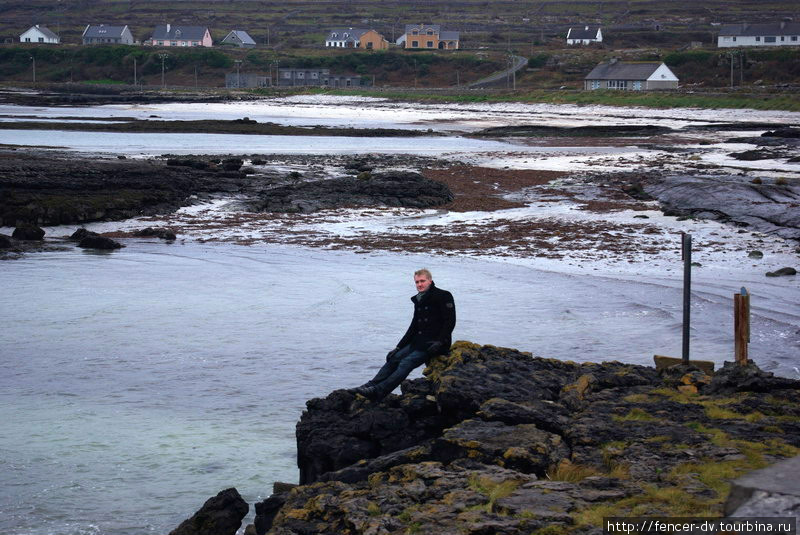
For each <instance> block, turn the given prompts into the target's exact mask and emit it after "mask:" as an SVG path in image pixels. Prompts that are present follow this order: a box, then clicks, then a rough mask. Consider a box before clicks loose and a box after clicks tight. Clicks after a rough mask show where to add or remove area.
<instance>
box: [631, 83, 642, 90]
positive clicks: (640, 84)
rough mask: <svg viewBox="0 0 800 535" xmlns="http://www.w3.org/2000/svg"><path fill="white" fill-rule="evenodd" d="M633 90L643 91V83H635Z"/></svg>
mask: <svg viewBox="0 0 800 535" xmlns="http://www.w3.org/2000/svg"><path fill="white" fill-rule="evenodd" d="M633 90H634V91H641V90H642V82H638V81H637V82H633Z"/></svg>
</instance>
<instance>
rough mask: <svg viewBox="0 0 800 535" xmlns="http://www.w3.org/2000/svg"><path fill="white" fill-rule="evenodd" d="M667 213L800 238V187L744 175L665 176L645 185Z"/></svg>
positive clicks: (648, 192) (647, 190) (645, 188)
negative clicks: (758, 181) (757, 181)
mask: <svg viewBox="0 0 800 535" xmlns="http://www.w3.org/2000/svg"><path fill="white" fill-rule="evenodd" d="M644 190H645V192H647V194H649V195H651V196H652V197H654V198H656V199H658V201H659V203H661V207H662V210H663V211H664V213H666V214H668V215H694V216H697V217H702V218H706V219H716V220H719V221H721V222H730V223H733V224H736V225H739V226H743V227H748V228H750V229H752V230H756V231H760V232H768V233H774V234H776V235H778V236H781V237H783V238H791V239H795V240H800V187H798V186H796V185H789V184H785V185H781V184H753V183H751V182H746V181H743V180H742V179H741V177H695V176H666V177H662V178H661V179H659V180H657V181H650V182H649V183H647V184H645V185H644Z"/></svg>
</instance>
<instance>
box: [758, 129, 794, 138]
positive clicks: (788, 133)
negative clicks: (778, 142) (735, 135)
mask: <svg viewBox="0 0 800 535" xmlns="http://www.w3.org/2000/svg"><path fill="white" fill-rule="evenodd" d="M761 135H762V136H763V137H783V138H800V128H778V129H776V130H769V131H767V132H764V133H763V134H761Z"/></svg>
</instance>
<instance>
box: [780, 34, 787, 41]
mask: <svg viewBox="0 0 800 535" xmlns="http://www.w3.org/2000/svg"><path fill="white" fill-rule="evenodd" d="M784 41H786V38H785V37H784V36H782V35H781V43H782V42H784Z"/></svg>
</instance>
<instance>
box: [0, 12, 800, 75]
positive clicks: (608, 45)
mask: <svg viewBox="0 0 800 535" xmlns="http://www.w3.org/2000/svg"><path fill="white" fill-rule="evenodd" d="M783 18H794V20H798V19H800V4H798V2H797V1H796V0H737V1H735V2H733V1H730V0H709V1H706V2H702V3H698V2H689V1H687V0H620V1H614V0H611V1H588V0H556V1H527V2H526V1H511V0H508V1H479V0H463V1H455V2H453V1H448V2H445V1H443V0H428V1H425V2H422V1H381V2H374V1H366V0H313V1H312V0H285V1H284V2H267V1H265V0H218V1H211V0H206V1H186V0H170V1H165V0H69V1H67V0H62V1H58V2H54V1H52V0H4V1H3V2H2V3H0V38H3V37H5V38H11V39H13V38H18V35H19V34H20V33H21V32H22V31H24V30H25V29H27V28H28V27H29V26H31V25H32V24H35V23H39V24H44V25H46V26H48V27H49V28H50V29H52V30H53V31H56V32H57V33H59V34H60V35H61V37H62V42H63V44H62V45H59V46H41V45H29V46H20V45H19V43H16V44H5V45H0V82H3V81H5V82H15V83H18V82H29V81H32V78H33V60H34V59H35V60H36V68H37V82H68V81H73V82H86V81H95V82H107V83H132V82H133V79H134V63H135V64H136V67H137V81H138V82H139V83H144V84H146V85H156V86H157V85H161V60H160V59H159V58H158V56H157V55H156V54H157V53H158V52H159V51H157V50H155V49H152V48H139V47H137V48H132V47H109V48H108V49H106V50H99V49H98V50H92V49H89V48H88V47H82V46H80V45H79V43H80V36H81V33H82V31H83V29H84V27H85V26H86V24H88V23H106V24H128V25H129V26H130V27H131V28H132V31H133V34H134V36H135V37H136V39H138V40H144V39H146V38H148V37H149V35H150V32H151V31H152V29H153V27H154V26H156V25H157V24H163V23H167V22H169V23H172V24H192V25H204V26H208V27H210V28H211V31H212V35H213V37H214V39H215V41H216V42H219V41H220V40H221V39H222V38H223V37H224V36H225V35H226V34H227V33H228V32H229V31H230V30H231V29H244V30H247V31H248V32H249V33H250V34H251V35H252V36H253V37H254V39H255V40H256V41H257V42H258V47H257V48H256V49H255V50H252V51H243V50H236V49H230V48H216V47H215V48H214V49H213V50H210V51H209V50H203V51H198V50H183V51H180V50H176V49H171V50H168V51H167V52H168V53H169V57H168V58H166V60H165V61H164V68H165V81H166V83H167V85H184V86H193V85H195V84H197V85H199V86H208V87H220V86H222V85H223V80H224V75H225V73H226V72H232V71H233V70H234V65H235V63H234V62H235V61H236V60H241V61H242V63H241V69H242V71H243V72H257V73H261V74H268V73H270V72H274V68H275V66H281V67H286V66H308V67H311V66H321V67H322V66H324V67H330V68H331V69H334V70H337V71H340V72H348V73H357V74H361V75H364V76H365V77H368V78H369V79H370V80H372V79H374V81H375V83H376V85H378V86H390V87H414V86H416V87H422V88H425V87H450V86H455V85H456V84H457V83H459V82H460V83H462V84H463V83H465V82H470V81H474V80H476V79H478V78H480V77H482V76H484V75H487V74H489V73H491V72H493V71H495V70H498V69H500V68H502V66H503V65H504V64H505V62H506V61H507V59H506V58H507V54H508V51H509V50H512V51H514V52H515V53H517V54H521V55H524V56H527V57H529V58H531V64H530V67H529V68H528V69H527V70H526V71H525V72H522V73H520V75H519V76H518V77H517V79H516V85H517V87H518V88H523V89H558V88H574V89H577V88H579V87H581V85H582V84H581V81H582V79H583V76H585V74H586V73H587V72H588V71H589V70H591V68H592V67H593V66H594V65H596V64H597V63H598V62H599V61H602V60H605V59H608V58H610V57H619V58H622V59H628V60H655V59H658V60H662V61H665V62H666V63H667V64H668V65H669V66H670V67H671V68H672V69H673V70H674V71H675V73H676V74H677V75H678V77H679V78H680V79H681V84H682V86H684V87H688V88H697V89H702V88H723V87H728V86H730V85H731V57H730V51H729V50H724V51H721V50H719V49H717V48H716V46H715V44H714V43H715V36H716V33H715V32H716V31H717V30H718V28H719V24H722V23H731V22H741V21H750V22H763V21H775V20H781V19H783ZM408 22H434V23H438V24H441V25H442V26H443V28H445V29H450V30H458V31H460V32H461V39H462V40H461V44H462V47H463V49H464V50H462V51H460V52H457V53H439V52H434V53H427V52H424V53H420V52H409V51H401V50H394V51H392V52H391V53H368V52H358V53H354V52H352V51H344V50H332V49H325V48H324V47H323V46H322V44H323V40H324V36H325V35H326V33H327V31H328V30H329V29H331V28H336V27H343V26H357V27H369V28H375V29H377V30H378V31H380V32H382V33H383V34H384V35H385V36H386V37H387V38H389V39H390V40H391V39H394V38H395V37H397V36H399V35H400V34H402V32H403V28H404V25H405V24H406V23H408ZM587 23H591V24H602V25H603V33H604V42H603V43H602V44H601V45H596V46H592V47H567V46H566V45H565V39H564V36H565V35H566V30H567V28H568V27H569V26H571V25H576V24H587ZM0 42H2V39H0ZM692 43H693V45H692V47H690V44H692ZM733 63H734V76H733V85H735V86H739V85H744V86H752V85H767V86H779V85H781V84H788V85H800V48H797V47H795V48H792V49H787V48H783V49H780V50H753V49H750V50H745V51H741V52H739V55H737V56H735V57H734V58H733Z"/></svg>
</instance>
